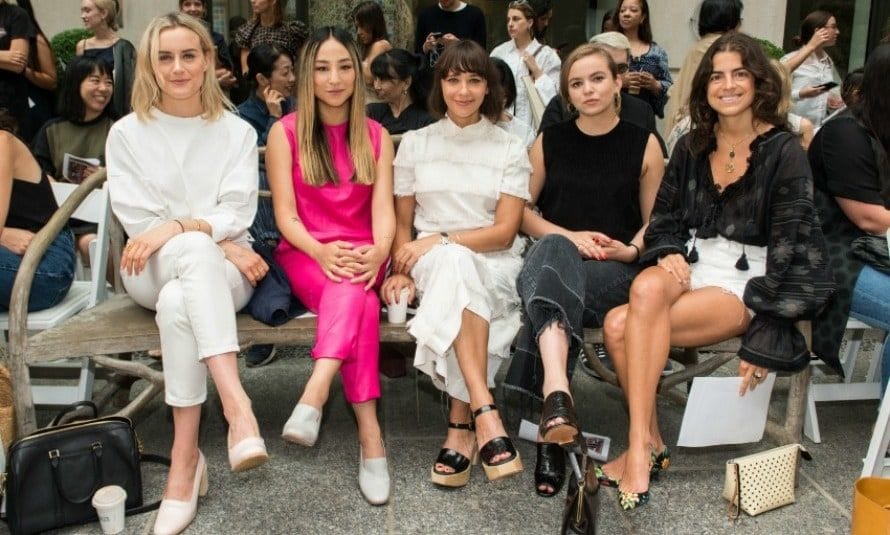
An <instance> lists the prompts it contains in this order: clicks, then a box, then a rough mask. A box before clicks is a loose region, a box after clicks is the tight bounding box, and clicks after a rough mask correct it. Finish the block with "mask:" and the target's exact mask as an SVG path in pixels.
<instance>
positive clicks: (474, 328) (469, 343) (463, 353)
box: [454, 309, 510, 463]
mask: <svg viewBox="0 0 890 535" xmlns="http://www.w3.org/2000/svg"><path fill="white" fill-rule="evenodd" d="M454 352H455V353H456V354H457V362H458V364H459V365H460V371H461V373H462V374H463V376H464V382H465V383H466V384H467V391H468V392H469V394H470V407H471V409H473V410H475V409H478V408H479V407H481V406H483V405H489V404H491V403H494V397H492V395H491V391H490V390H489V389H488V322H487V321H485V320H484V319H482V318H481V317H480V316H478V315H476V314H474V313H473V312H470V311H469V310H467V309H464V311H463V315H462V316H461V327H460V332H458V334H457V338H455V340H454ZM506 435H507V433H506V431H504V425H503V424H502V423H501V417H500V415H499V414H498V413H496V412H494V411H489V412H486V413H484V414H482V415H481V416H479V417H478V418H476V442H477V443H478V444H479V445H480V446H482V445H484V444H485V443H487V442H488V441H489V440H491V439H493V438H495V437H500V436H506ZM509 457H510V454H509V453H506V452H505V453H503V454H501V455H496V456H495V457H494V458H492V459H491V462H492V463H496V462H498V461H502V460H504V459H508V458H509Z"/></svg>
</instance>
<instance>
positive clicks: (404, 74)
mask: <svg viewBox="0 0 890 535" xmlns="http://www.w3.org/2000/svg"><path fill="white" fill-rule="evenodd" d="M422 62H423V57H422V56H418V55H415V54H412V53H411V52H408V51H407V50H405V49H402V48H393V49H392V50H387V51H386V52H383V53H382V54H378V55H377V57H376V58H374V61H372V62H371V74H372V75H373V76H374V77H375V78H380V79H381V80H398V81H404V80H407V79H408V78H411V85H410V86H409V87H408V93H409V94H410V95H411V101H412V102H413V103H414V105H415V106H419V107H421V108H424V109H426V94H425V93H424V91H423V87H422V84H421V81H420V76H418V74H419V72H420V66H421V64H422Z"/></svg>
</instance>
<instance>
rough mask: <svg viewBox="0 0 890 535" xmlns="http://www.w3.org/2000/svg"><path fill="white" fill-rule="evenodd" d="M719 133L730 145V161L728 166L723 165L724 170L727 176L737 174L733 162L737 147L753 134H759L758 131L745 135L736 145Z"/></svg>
mask: <svg viewBox="0 0 890 535" xmlns="http://www.w3.org/2000/svg"><path fill="white" fill-rule="evenodd" d="M717 133H718V134H719V135H720V137H722V138H723V140H724V141H726V142H727V143H729V161H728V162H726V164H724V165H723V170H724V171H726V174H727V175H731V174H733V173H735V162H734V161H733V160H734V159H735V148H736V145H738V144H739V143H741V142H742V141H745V140H746V139H748V138H749V137H751V136H752V135H753V134H756V133H757V130H752V131H751V132H750V133H748V134H745V135H744V136H743V137H741V138H739V139H738V140H737V141H736V142H735V143H733V142H732V141H730V140H729V138H727V137H726V136H725V135H724V134H723V132H722V131H720V130H718V131H717ZM718 189H722V188H720V187H719V186H718Z"/></svg>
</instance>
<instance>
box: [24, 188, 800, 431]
mask: <svg viewBox="0 0 890 535" xmlns="http://www.w3.org/2000/svg"><path fill="white" fill-rule="evenodd" d="M104 181H105V172H104V171H99V172H97V173H95V174H93V176H91V177H90V178H89V179H87V180H86V181H85V182H84V183H83V184H82V185H81V186H80V187H79V188H78V189H77V190H76V191H75V192H74V193H73V194H72V195H71V196H70V197H69V199H68V200H67V201H66V202H65V203H64V204H63V205H62V206H61V207H60V208H59V210H58V211H57V212H56V213H55V214H54V215H53V217H52V218H51V219H50V221H49V222H48V223H47V225H46V226H45V227H44V228H43V229H42V230H41V231H40V232H38V233H37V235H36V236H35V237H34V239H33V240H32V242H31V246H30V247H29V248H28V250H27V252H26V253H25V256H24V258H23V260H22V264H21V268H20V270H19V273H18V276H17V277H16V281H15V285H14V287H13V293H12V301H11V303H10V330H9V357H10V359H9V360H10V371H11V373H12V379H13V385H14V389H15V392H14V394H15V396H14V397H15V410H16V415H17V431H18V433H19V435H20V436H23V435H24V434H27V433H30V432H32V431H34V430H35V429H36V425H37V423H36V419H35V414H34V403H33V399H32V397H31V379H30V374H29V373H28V366H29V365H31V364H36V363H40V362H48V361H52V360H57V359H60V358H64V357H79V356H87V357H89V358H90V359H92V360H93V361H94V362H95V363H96V364H98V365H100V366H102V367H105V368H110V369H111V370H113V371H114V372H118V373H122V374H125V375H129V376H135V377H139V378H142V379H146V380H147V381H148V382H149V387H148V388H146V389H145V390H143V391H142V392H141V393H140V394H139V395H138V396H136V397H135V398H134V399H133V400H132V401H131V402H130V403H129V404H128V405H127V406H126V407H124V408H123V409H122V410H121V411H120V413H119V414H121V415H125V416H132V415H134V414H135V413H136V412H137V411H138V410H139V409H141V408H142V407H144V406H145V405H146V404H148V403H149V402H150V401H151V399H152V398H153V397H154V396H156V395H157V394H159V393H160V392H162V391H163V388H164V386H163V375H162V373H161V372H160V371H158V370H157V369H154V368H152V367H149V366H148V365H146V364H142V363H139V362H136V361H130V360H122V359H119V358H116V356H115V355H119V354H127V353H132V352H137V351H148V350H151V349H156V348H158V347H160V338H159V336H158V329H157V326H156V324H155V320H154V312H152V311H150V310H146V309H144V308H142V307H140V306H139V305H137V304H136V303H135V302H133V300H132V299H131V298H130V297H129V296H127V295H126V293H123V289H122V285H121V283H120V277H119V275H116V280H115V284H114V286H115V290H116V292H118V293H117V294H116V295H114V296H112V297H110V298H109V299H107V300H106V301H104V302H102V303H100V304H99V305H97V306H95V307H93V308H91V309H89V310H86V311H84V312H82V313H80V314H78V315H76V316H74V317H73V318H71V319H70V320H69V321H67V322H66V323H64V324H63V325H61V326H59V327H56V328H53V329H49V330H46V331H41V332H39V333H37V334H34V335H32V336H29V335H28V332H27V330H26V329H25V325H26V321H27V308H26V303H27V302H28V295H29V292H30V287H31V283H32V281H33V278H34V270H35V269H36V267H37V264H38V263H39V259H40V258H41V257H42V256H43V253H44V251H45V250H46V248H47V247H48V246H49V244H50V243H51V242H52V241H53V239H54V238H55V236H56V235H57V234H58V232H59V231H60V230H61V229H62V228H63V227H64V225H65V224H66V223H67V221H68V218H69V217H70V216H71V214H72V213H73V211H74V210H75V208H76V207H77V206H78V205H79V204H80V202H81V201H82V200H83V199H84V198H85V197H86V195H87V194H88V193H89V192H90V191H92V190H93V189H95V188H97V187H101V185H102V183H104ZM109 237H110V241H111V245H110V247H111V258H113V259H114V268H115V273H116V274H117V273H118V268H119V262H120V251H121V248H122V241H123V230H122V229H121V227H120V224H119V223H118V222H117V221H116V220H115V219H114V218H112V224H111V225H109ZM237 325H238V339H239V342H240V344H241V346H242V347H246V346H249V345H253V344H292V345H311V344H312V343H313V342H314V340H315V318H312V317H309V318H297V319H294V320H291V321H289V322H288V323H286V324H284V325H282V326H279V327H270V326H268V325H265V324H263V323H260V322H258V321H256V320H254V319H253V318H251V317H250V316H247V315H245V314H239V315H238V316H237ZM380 340H381V342H409V343H410V342H413V339H412V337H411V336H410V335H409V334H408V332H407V330H406V329H405V326H404V325H390V324H388V323H386V322H385V321H382V322H381V326H380ZM601 340H602V333H601V331H600V330H599V329H590V330H586V331H585V341H586V343H587V344H588V348H587V349H588V354H590V355H593V354H594V353H593V351H592V349H591V348H590V347H589V345H590V344H593V343H597V342H600V341H601ZM702 349H704V350H707V351H713V352H714V355H713V356H711V357H710V358H708V359H706V360H704V361H699V356H698V352H697V351H696V350H695V349H687V350H685V351H684V352H683V355H682V356H681V357H680V358H679V360H681V362H683V363H684V364H685V365H686V368H685V369H684V370H682V371H679V372H677V373H673V374H671V375H669V376H668V377H666V378H664V379H662V381H661V385H660V387H659V393H661V394H662V395H665V396H667V397H669V398H671V399H674V400H676V401H679V402H684V401H685V394H684V393H683V392H681V391H680V390H679V389H678V388H674V387H675V386H677V385H680V384H682V383H685V382H687V381H689V380H691V378H692V377H695V376H698V375H708V374H710V373H712V372H713V371H714V370H716V369H717V368H719V367H720V366H722V365H723V364H725V363H727V362H728V361H730V360H732V359H733V358H735V352H736V350H737V349H738V341H737V340H734V341H730V342H727V343H724V344H718V345H717V346H712V347H709V348H702ZM590 360H591V364H592V366H593V367H594V369H596V370H597V371H598V372H599V374H600V375H601V377H603V378H604V379H605V380H606V381H608V382H610V383H612V384H617V380H616V378H615V374H614V373H613V372H611V371H609V370H607V369H604V368H603V367H602V365H601V364H600V363H599V359H596V358H592V359H590ZM809 371H810V370H809V368H806V369H805V370H804V371H803V372H800V373H798V374H795V375H794V376H793V377H792V382H791V390H790V393H789V400H788V408H787V410H786V414H785V421H784V422H783V423H776V422H770V423H769V424H768V426H767V433H768V434H769V435H770V436H771V438H773V439H774V440H775V441H777V442H779V443H782V444H785V443H790V442H797V441H799V440H800V434H801V428H802V425H803V414H804V412H803V411H804V404H805V401H806V392H807V385H808V383H809Z"/></svg>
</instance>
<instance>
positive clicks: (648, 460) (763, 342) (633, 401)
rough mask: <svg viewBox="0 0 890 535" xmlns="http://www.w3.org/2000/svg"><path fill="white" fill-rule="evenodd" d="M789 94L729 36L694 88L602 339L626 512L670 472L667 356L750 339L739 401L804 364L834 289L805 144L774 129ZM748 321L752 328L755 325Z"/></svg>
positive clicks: (711, 53) (743, 352)
mask: <svg viewBox="0 0 890 535" xmlns="http://www.w3.org/2000/svg"><path fill="white" fill-rule="evenodd" d="M780 91H781V82H780V80H779V78H778V74H777V73H776V71H775V70H773V69H772V67H771V66H770V64H769V62H768V60H767V58H766V56H765V55H764V53H763V51H762V50H761V48H760V45H759V44H758V43H757V42H756V41H755V40H754V39H752V38H751V37H749V36H747V35H745V34H741V33H735V32H731V33H728V34H725V35H723V36H721V37H720V38H719V39H717V41H715V42H714V44H712V45H711V47H710V48H709V49H708V51H707V52H706V53H705V56H704V58H703V59H702V62H701V64H700V65H699V68H698V70H697V71H696V74H695V77H694V78H693V82H692V92H691V95H690V106H689V108H690V116H691V118H692V125H693V126H692V130H691V131H690V133H689V134H687V135H685V136H684V137H683V138H681V139H680V141H679V143H678V145H677V149H676V150H675V151H674V153H673V157H672V158H671V161H670V163H669V164H668V169H667V172H666V173H665V177H664V180H663V181H662V184H661V188H660V190H659V192H658V197H657V199H656V201H655V209H654V210H653V215H652V218H651V220H650V222H649V227H648V229H647V230H646V235H645V243H646V250H645V251H644V252H643V255H642V259H641V260H642V261H643V262H651V261H654V260H656V259H657V261H658V263H657V265H656V266H652V267H649V268H647V269H645V270H644V271H643V272H642V273H640V275H638V276H637V278H636V279H635V280H634V282H633V284H632V285H631V289H630V300H629V302H628V304H627V305H623V306H621V307H618V308H615V309H613V310H612V311H611V312H609V314H608V315H607V317H606V322H605V326H604V337H605V342H606V347H607V348H608V351H609V355H611V356H612V359H613V361H614V363H615V368H616V372H617V373H618V378H619V381H620V382H621V385H622V388H623V389H624V393H625V396H626V397H627V402H628V406H629V412H630V430H629V447H628V450H627V451H626V452H625V453H623V454H622V455H621V456H619V457H618V458H617V459H614V460H612V461H611V462H609V463H607V464H606V465H604V466H603V468H602V478H601V481H602V482H604V483H606V484H611V485H614V486H618V488H619V493H618V498H619V502H620V504H621V507H622V508H624V509H633V508H634V507H637V506H640V505H643V504H645V503H646V502H647V501H648V500H649V479H650V475H651V474H653V473H656V472H658V470H660V469H663V468H665V466H663V465H662V464H661V463H660V462H659V461H660V460H661V459H660V455H659V454H660V452H662V451H664V450H666V446H665V443H664V440H663V439H662V437H661V434H660V432H659V429H658V421H657V418H656V413H655V393H656V389H657V388H658V380H659V377H660V375H661V372H662V370H663V368H664V365H665V362H666V360H667V358H668V351H669V349H670V347H671V346H685V347H699V346H705V345H709V344H713V343H716V342H719V341H722V340H725V339H727V338H731V337H734V336H742V347H741V349H740V350H739V356H740V357H741V359H742V360H741V362H740V363H739V370H738V373H739V376H741V378H742V380H741V385H740V388H739V395H744V394H745V392H746V391H747V390H749V389H752V390H753V389H754V388H755V387H756V386H757V385H758V384H760V383H761V382H762V381H764V380H765V379H766V374H767V373H768V372H769V371H770V370H783V371H797V370H800V369H802V368H804V367H806V366H807V365H809V360H810V353H809V350H808V349H807V346H806V342H805V340H804V338H803V336H802V335H801V333H800V332H799V331H797V329H796V327H795V326H794V321H795V320H798V319H801V318H804V317H811V316H812V315H813V314H814V313H815V311H817V310H819V309H820V308H821V306H822V305H823V304H824V303H825V302H826V300H827V299H828V297H829V296H830V295H831V293H832V290H833V283H832V282H831V278H830V272H829V270H828V266H827V263H826V261H825V244H824V241H823V238H822V233H821V230H820V228H819V226H818V224H817V218H816V214H815V208H814V206H813V182H812V178H811V175H810V169H809V165H808V164H807V161H806V156H805V154H804V152H803V150H802V149H801V147H800V144H799V143H798V142H797V140H796V139H795V138H794V136H793V135H792V134H790V133H789V132H786V131H784V130H783V129H782V128H781V127H780V126H779V125H783V124H785V117H781V116H779V114H778V113H777V111H776V110H777V106H778V102H779V99H780V98H781V93H780ZM752 315H753V317H752Z"/></svg>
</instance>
